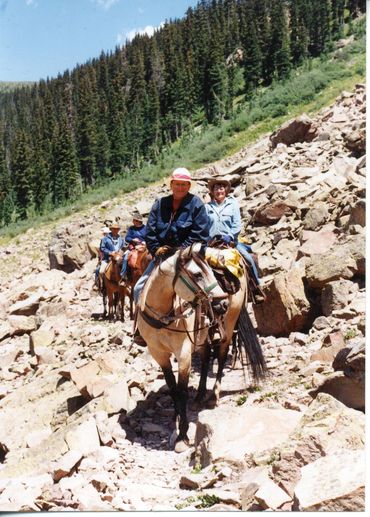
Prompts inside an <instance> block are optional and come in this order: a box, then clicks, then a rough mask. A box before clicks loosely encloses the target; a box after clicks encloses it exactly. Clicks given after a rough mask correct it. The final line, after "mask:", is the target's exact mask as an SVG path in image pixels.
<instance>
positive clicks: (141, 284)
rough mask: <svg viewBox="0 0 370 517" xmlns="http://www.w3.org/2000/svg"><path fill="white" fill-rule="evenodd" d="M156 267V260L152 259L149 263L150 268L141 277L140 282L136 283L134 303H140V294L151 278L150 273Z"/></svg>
mask: <svg viewBox="0 0 370 517" xmlns="http://www.w3.org/2000/svg"><path fill="white" fill-rule="evenodd" d="M154 266H155V259H152V260H151V261H150V262H149V264H148V267H147V268H146V270H145V271H144V273H143V274H142V275H141V277H140V278H139V280H138V281H137V282H136V285H135V287H134V302H135V303H137V302H138V300H139V296H140V293H141V291H142V290H143V287H144V285H145V282H146V281H147V280H148V277H149V275H150V273H151V272H152V271H153V269H154Z"/></svg>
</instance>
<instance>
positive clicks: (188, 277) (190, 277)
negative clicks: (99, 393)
mask: <svg viewBox="0 0 370 517" xmlns="http://www.w3.org/2000/svg"><path fill="white" fill-rule="evenodd" d="M176 255H177V260H176V263H175V271H176V273H175V277H174V281H173V286H174V290H175V292H176V294H177V295H178V296H179V297H180V298H182V299H183V300H185V301H187V302H194V301H196V302H197V301H201V300H206V301H209V302H213V301H214V300H217V301H218V302H219V301H221V300H223V301H224V302H227V300H226V298H227V296H228V295H227V294H226V293H224V291H223V290H222V289H221V287H220V286H219V284H218V282H217V280H216V277H215V276H214V274H213V271H212V269H211V268H210V266H209V265H208V264H207V262H206V261H205V260H204V257H203V256H202V254H201V244H200V243H196V244H193V245H192V246H189V247H188V248H186V249H185V250H181V251H180V252H178V254H176ZM176 255H175V257H176Z"/></svg>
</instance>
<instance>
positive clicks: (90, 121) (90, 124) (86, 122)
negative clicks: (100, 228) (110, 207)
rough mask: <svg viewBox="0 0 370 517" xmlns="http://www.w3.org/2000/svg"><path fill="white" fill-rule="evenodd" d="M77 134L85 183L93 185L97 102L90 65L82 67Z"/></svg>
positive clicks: (82, 176) (81, 172)
mask: <svg viewBox="0 0 370 517" xmlns="http://www.w3.org/2000/svg"><path fill="white" fill-rule="evenodd" d="M78 89H79V91H78V96H79V99H78V106H77V118H78V122H77V128H78V131H77V134H78V156H79V161H80V174H81V178H82V181H83V183H84V184H85V185H93V184H94V183H95V181H96V176H97V169H96V154H97V128H96V124H97V113H98V110H97V102H96V96H95V88H94V84H93V82H92V75H91V74H90V73H89V69H88V67H86V68H83V69H82V68H81V70H80V73H79V84H78Z"/></svg>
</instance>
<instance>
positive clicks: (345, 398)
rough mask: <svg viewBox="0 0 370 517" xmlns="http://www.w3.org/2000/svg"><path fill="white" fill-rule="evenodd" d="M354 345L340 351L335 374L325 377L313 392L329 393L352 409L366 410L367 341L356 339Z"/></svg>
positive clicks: (334, 365)
mask: <svg viewBox="0 0 370 517" xmlns="http://www.w3.org/2000/svg"><path fill="white" fill-rule="evenodd" d="M352 341H353V343H351V344H348V345H347V346H346V347H345V348H342V349H341V350H340V351H338V353H337V355H336V356H335V358H334V361H333V368H334V370H335V372H333V373H332V374H330V375H329V376H327V377H325V378H324V379H323V381H322V382H321V383H320V384H319V385H318V386H317V388H316V389H315V390H314V391H312V392H311V395H312V396H314V397H315V396H317V394H318V393H328V394H329V395H331V396H333V397H335V398H336V399H338V400H340V401H341V402H342V403H343V404H345V405H346V406H348V407H350V408H354V409H359V410H361V411H363V410H364V409H365V339H364V338H356V339H353V340H352Z"/></svg>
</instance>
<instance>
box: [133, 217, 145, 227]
mask: <svg viewBox="0 0 370 517" xmlns="http://www.w3.org/2000/svg"><path fill="white" fill-rule="evenodd" d="M132 222H133V223H134V226H136V228H139V227H140V226H141V225H142V224H143V223H142V222H141V221H139V220H138V219H133V220H132Z"/></svg>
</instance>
